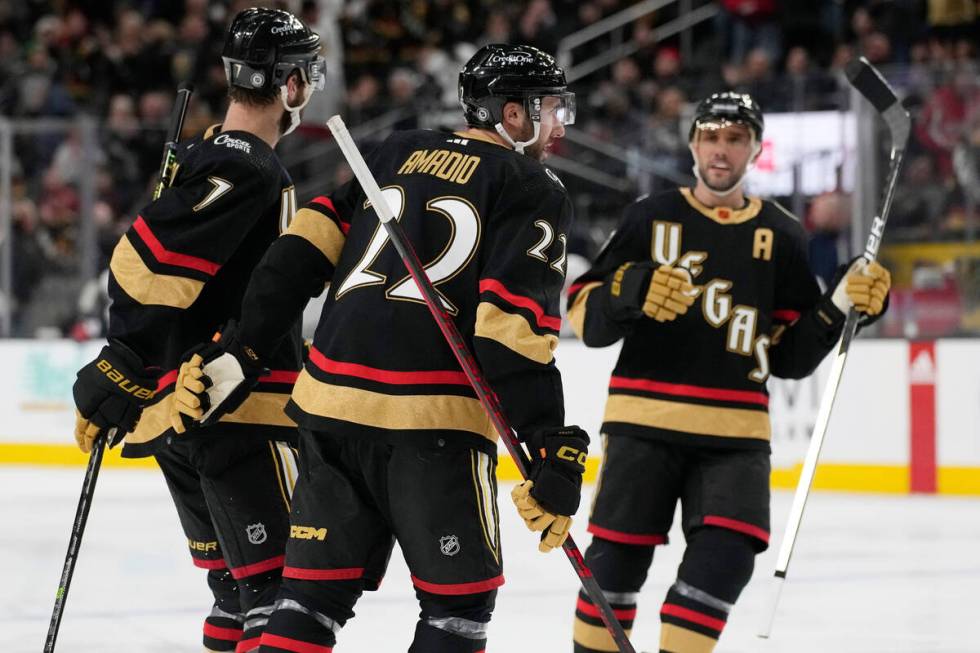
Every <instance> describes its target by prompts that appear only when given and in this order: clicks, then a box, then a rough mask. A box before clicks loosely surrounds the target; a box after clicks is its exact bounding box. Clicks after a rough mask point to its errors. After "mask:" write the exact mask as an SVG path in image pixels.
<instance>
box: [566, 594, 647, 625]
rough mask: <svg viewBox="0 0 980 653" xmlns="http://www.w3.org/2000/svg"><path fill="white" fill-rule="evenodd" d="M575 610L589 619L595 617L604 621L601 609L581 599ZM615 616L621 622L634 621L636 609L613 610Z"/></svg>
mask: <svg viewBox="0 0 980 653" xmlns="http://www.w3.org/2000/svg"><path fill="white" fill-rule="evenodd" d="M575 609H576V610H578V611H579V612H581V613H582V614H584V615H586V616H588V617H594V618H596V619H602V614H600V613H599V608H597V607H595V606H594V605H592V604H591V603H586V602H585V601H583V600H582V599H581V598H580V599H579V600H578V603H576V604H575ZM613 614H614V615H616V618H617V619H619V620H620V621H633V620H634V619H636V608H635V607H634V608H622V609H617V608H613Z"/></svg>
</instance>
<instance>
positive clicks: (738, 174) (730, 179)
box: [698, 162, 749, 192]
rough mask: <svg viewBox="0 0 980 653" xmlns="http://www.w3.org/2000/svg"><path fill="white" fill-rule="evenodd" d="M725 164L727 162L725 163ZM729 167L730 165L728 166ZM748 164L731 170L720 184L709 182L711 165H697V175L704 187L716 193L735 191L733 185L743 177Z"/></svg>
mask: <svg viewBox="0 0 980 653" xmlns="http://www.w3.org/2000/svg"><path fill="white" fill-rule="evenodd" d="M726 163H727V162H726ZM729 165H730V164H729ZM748 165H749V164H748V162H746V163H745V164H744V165H743V166H742V167H741V168H740V169H737V170H736V169H735V168H732V169H731V170H729V171H728V176H727V177H725V178H724V181H722V182H713V181H711V177H710V175H711V170H710V167H711V163H705V164H699V165H698V173H699V176H700V177H701V180H702V181H703V182H704V185H705V186H707V187H708V188H710V189H711V190H713V191H716V192H725V191H732V190H735V189H734V188H733V185H734V184H735V183H736V182H737V181H738V180H739V179H742V178H743V177H744V176H745V171H746V169H747V168H748Z"/></svg>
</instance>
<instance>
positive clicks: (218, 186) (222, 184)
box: [194, 177, 235, 211]
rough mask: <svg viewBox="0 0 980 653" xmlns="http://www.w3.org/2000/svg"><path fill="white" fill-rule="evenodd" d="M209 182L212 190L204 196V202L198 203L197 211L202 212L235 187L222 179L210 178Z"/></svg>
mask: <svg viewBox="0 0 980 653" xmlns="http://www.w3.org/2000/svg"><path fill="white" fill-rule="evenodd" d="M208 181H210V182H211V184H212V187H211V190H210V191H209V192H208V194H207V195H205V196H204V199H203V200H201V201H200V202H198V203H197V205H196V206H195V207H194V210H195V211H200V210H201V209H203V208H204V207H206V206H209V205H210V204H213V203H214V201H215V200H217V199H218V198H219V197H221V196H222V195H224V194H225V193H227V192H228V191H230V190H231V189H232V188H234V187H235V185H234V184H232V183H231V182H230V181H228V180H227V179H222V178H221V177H208Z"/></svg>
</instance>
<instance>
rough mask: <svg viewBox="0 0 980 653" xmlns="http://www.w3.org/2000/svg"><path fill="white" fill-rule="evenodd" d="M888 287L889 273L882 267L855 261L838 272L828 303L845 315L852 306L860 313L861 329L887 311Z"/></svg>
mask: <svg viewBox="0 0 980 653" xmlns="http://www.w3.org/2000/svg"><path fill="white" fill-rule="evenodd" d="M843 268H844V266H841V269H843ZM891 285H892V277H891V273H889V272H888V270H887V269H886V268H885V267H884V266H883V265H881V264H880V263H878V261H872V262H871V263H868V262H866V261H865V260H864V259H863V258H858V259H856V260H854V261H853V262H852V263H851V264H850V265H849V266H848V267H847V272H846V273H844V274H841V273H840V272H838V277H837V284H836V286H835V287H834V291H833V294H832V295H831V301H833V303H834V306H836V307H837V308H838V309H839V310H840V312H841V313H844V314H846V313H847V311H848V310H849V309H850V308H851V306H853V307H854V310H856V311H857V312H858V313H860V314H861V320H860V321H859V324H860V326H867V325H868V324H871V323H872V322H874V321H875V320H877V319H878V318H879V317H881V316H882V315H884V313H885V311H886V310H888V292H889V290H890V289H891Z"/></svg>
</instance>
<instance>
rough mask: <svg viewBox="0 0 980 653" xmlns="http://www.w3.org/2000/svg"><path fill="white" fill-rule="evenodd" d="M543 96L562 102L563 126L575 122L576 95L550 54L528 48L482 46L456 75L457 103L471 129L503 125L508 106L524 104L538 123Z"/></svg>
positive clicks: (500, 44)
mask: <svg viewBox="0 0 980 653" xmlns="http://www.w3.org/2000/svg"><path fill="white" fill-rule="evenodd" d="M546 96H557V97H559V98H561V105H560V107H559V112H560V113H559V116H558V117H559V120H560V121H561V122H562V124H564V125H571V124H572V123H574V122H575V94H574V93H570V92H569V91H568V84H567V83H566V82H565V71H564V70H562V68H561V67H560V66H559V65H558V62H556V61H555V58H554V57H552V56H551V55H550V54H547V53H545V52H542V51H541V50H539V49H537V48H534V47H531V46H529V45H506V44H502V43H492V44H490V45H485V46H483V47H482V48H480V49H479V50H478V51H477V52H476V54H474V55H473V56H472V57H471V58H470V60H469V61H467V62H466V65H465V66H463V69H462V70H461V71H460V73H459V103H460V104H461V105H462V106H463V114H464V115H465V116H466V123H467V124H468V125H471V126H473V127H483V128H489V129H493V128H494V126H495V125H497V124H498V123H501V122H502V121H503V109H504V104H506V103H507V102H521V103H523V105H524V108H525V110H526V111H527V112H528V115H529V116H530V117H531V119H532V120H535V121H537V120H539V119H540V108H541V107H540V104H541V102H540V98H542V97H546Z"/></svg>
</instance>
